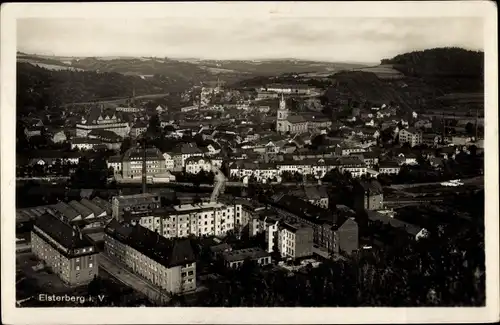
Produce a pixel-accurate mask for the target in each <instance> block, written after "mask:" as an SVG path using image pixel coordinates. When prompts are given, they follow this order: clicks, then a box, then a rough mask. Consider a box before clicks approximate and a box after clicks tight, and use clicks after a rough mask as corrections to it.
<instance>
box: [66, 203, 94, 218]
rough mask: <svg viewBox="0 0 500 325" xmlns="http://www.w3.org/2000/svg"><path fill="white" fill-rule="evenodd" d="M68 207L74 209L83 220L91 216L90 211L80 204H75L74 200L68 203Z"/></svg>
mask: <svg viewBox="0 0 500 325" xmlns="http://www.w3.org/2000/svg"><path fill="white" fill-rule="evenodd" d="M69 205H70V206H71V207H72V208H73V209H75V210H76V211H77V212H78V213H80V214H81V215H82V217H83V218H85V217H88V216H90V215H91V214H93V212H92V210H90V209H89V208H87V207H86V206H84V205H83V204H81V203H80V202H77V201H75V200H73V201H71V202H69Z"/></svg>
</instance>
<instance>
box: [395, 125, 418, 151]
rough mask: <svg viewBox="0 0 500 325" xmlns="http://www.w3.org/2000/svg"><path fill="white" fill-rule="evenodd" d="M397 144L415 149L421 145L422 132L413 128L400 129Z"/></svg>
mask: <svg viewBox="0 0 500 325" xmlns="http://www.w3.org/2000/svg"><path fill="white" fill-rule="evenodd" d="M399 143H401V144H403V143H408V144H409V145H410V146H411V147H415V146H417V145H419V144H421V143H422V132H420V131H417V130H416V129H415V128H408V129H402V130H401V131H399Z"/></svg>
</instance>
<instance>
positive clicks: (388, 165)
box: [378, 161, 401, 175]
mask: <svg viewBox="0 0 500 325" xmlns="http://www.w3.org/2000/svg"><path fill="white" fill-rule="evenodd" d="M400 170H401V166H399V164H398V163H397V162H395V161H381V162H380V163H379V165H378V172H379V173H380V174H386V175H397V174H399V171H400Z"/></svg>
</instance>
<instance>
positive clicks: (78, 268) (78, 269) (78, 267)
mask: <svg viewBox="0 0 500 325" xmlns="http://www.w3.org/2000/svg"><path fill="white" fill-rule="evenodd" d="M76 270H77V271H80V266H79V265H77V266H76ZM77 275H78V273H77Z"/></svg>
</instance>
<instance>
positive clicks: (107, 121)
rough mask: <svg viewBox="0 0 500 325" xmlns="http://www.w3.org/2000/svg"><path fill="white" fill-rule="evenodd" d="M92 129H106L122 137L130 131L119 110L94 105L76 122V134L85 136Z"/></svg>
mask: <svg viewBox="0 0 500 325" xmlns="http://www.w3.org/2000/svg"><path fill="white" fill-rule="evenodd" d="M93 130H107V131H111V132H114V133H115V134H116V135H119V136H120V137H122V138H124V137H126V136H128V134H129V132H130V126H129V125H128V123H126V122H124V121H122V119H121V116H120V114H119V112H117V111H116V110H114V109H103V108H102V107H100V106H94V107H92V108H91V109H90V111H89V113H88V115H87V116H86V117H82V120H81V121H80V123H77V124H76V136H77V137H86V136H87V135H88V134H89V133H90V132H91V131H93Z"/></svg>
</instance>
